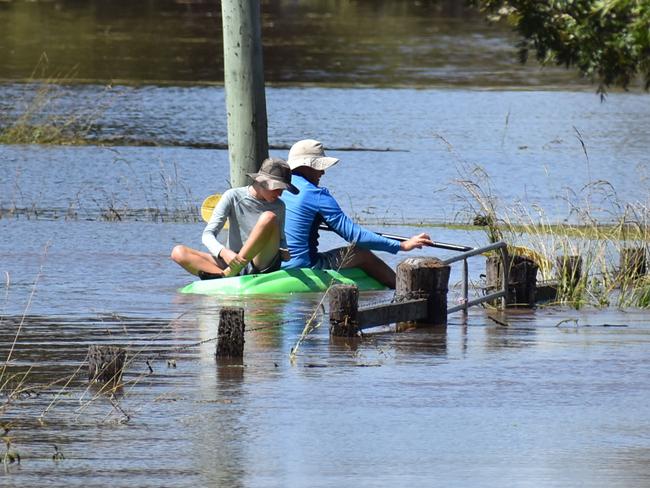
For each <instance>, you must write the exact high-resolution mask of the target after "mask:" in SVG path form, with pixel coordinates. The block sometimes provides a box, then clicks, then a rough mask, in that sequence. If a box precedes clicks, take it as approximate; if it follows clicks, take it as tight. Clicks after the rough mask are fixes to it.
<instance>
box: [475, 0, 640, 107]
mask: <svg viewBox="0 0 650 488" xmlns="http://www.w3.org/2000/svg"><path fill="white" fill-rule="evenodd" d="M469 1H470V3H471V4H473V5H474V6H476V7H478V8H479V10H481V11H482V12H483V13H484V14H486V15H487V16H488V19H489V20H491V21H502V20H505V21H507V22H508V23H509V24H511V25H512V26H513V27H514V29H515V30H516V31H517V32H518V33H519V34H520V36H521V41H520V42H519V44H518V48H519V58H520V61H521V62H522V63H525V62H526V61H527V59H528V58H529V55H530V53H531V52H533V53H534V54H535V57H536V58H537V60H538V61H540V63H542V64H557V65H564V66H566V67H567V68H576V69H578V70H579V72H580V73H581V75H583V76H585V77H587V78H589V79H590V80H591V81H592V82H593V83H596V84H597V85H598V92H599V93H600V94H601V95H604V94H605V93H606V90H607V89H608V88H609V87H614V86H616V87H622V88H628V87H629V86H630V85H631V84H633V83H635V82H636V80H637V79H641V81H642V82H643V86H644V88H645V90H648V89H649V88H650V0H549V1H537V0H469Z"/></svg>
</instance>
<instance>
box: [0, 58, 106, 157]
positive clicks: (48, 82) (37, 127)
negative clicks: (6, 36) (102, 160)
mask: <svg viewBox="0 0 650 488" xmlns="http://www.w3.org/2000/svg"><path fill="white" fill-rule="evenodd" d="M48 65H49V62H48V59H47V55H45V54H43V55H41V58H40V59H39V61H38V63H37V65H36V67H35V68H34V71H33V72H32V75H31V77H30V80H29V83H30V84H32V85H34V86H35V88H36V89H35V92H34V94H33V95H32V96H29V97H26V98H25V99H24V100H20V101H19V102H18V105H20V106H21V107H22V109H21V110H20V112H19V113H18V115H17V116H16V117H15V118H14V119H13V120H12V121H10V122H9V123H8V124H7V125H6V126H5V127H4V128H3V129H0V144H58V145H84V144H92V143H93V142H92V141H91V140H90V139H89V137H88V136H89V134H90V133H91V132H92V130H93V129H94V127H95V125H96V122H97V120H98V118H99V117H100V116H101V114H102V113H103V112H104V111H105V110H106V109H107V108H108V107H109V106H110V104H111V101H110V97H108V96H106V95H108V93H109V92H110V90H111V87H110V86H107V87H106V89H105V91H104V96H102V97H99V99H98V100H97V101H96V103H95V104H94V105H95V107H94V108H93V109H92V110H89V111H79V112H72V113H70V112H69V111H66V110H57V109H56V106H57V104H59V103H60V102H61V100H62V94H63V90H64V88H63V86H64V85H65V84H66V83H69V82H71V81H72V80H73V78H74V77H73V74H74V71H75V70H74V69H72V70H71V71H70V72H68V73H65V74H61V73H57V74H54V75H48V71H49V66H48ZM37 72H38V76H35V75H36V73H37ZM66 112H68V113H66ZM56 113H65V115H55V114H56Z"/></svg>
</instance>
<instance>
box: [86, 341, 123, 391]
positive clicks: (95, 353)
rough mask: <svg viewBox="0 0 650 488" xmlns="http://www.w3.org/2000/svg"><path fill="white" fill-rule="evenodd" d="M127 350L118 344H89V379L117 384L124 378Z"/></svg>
mask: <svg viewBox="0 0 650 488" xmlns="http://www.w3.org/2000/svg"><path fill="white" fill-rule="evenodd" d="M125 362H126V351H125V350H124V349H122V348H120V347H117V346H97V345H94V344H93V345H90V346H88V379H89V380H90V381H99V382H102V383H112V384H117V383H119V382H120V381H121V380H122V372H123V370H124V363H125Z"/></svg>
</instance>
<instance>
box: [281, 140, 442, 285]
mask: <svg viewBox="0 0 650 488" xmlns="http://www.w3.org/2000/svg"><path fill="white" fill-rule="evenodd" d="M338 162H339V160H338V159H336V158H331V157H327V156H326V155H325V150H324V149H323V145H322V144H321V143H320V142H318V141H315V140H313V139H305V140H302V141H298V142H296V143H295V144H294V145H293V146H292V147H291V150H290V151H289V159H288V160H287V163H289V167H290V168H291V172H292V175H293V176H292V178H291V182H292V183H293V185H294V186H296V188H298V190H299V193H297V194H295V195H293V194H291V195H289V194H285V195H283V196H282V200H284V203H285V205H286V220H285V234H286V239H287V245H288V247H289V252H290V254H291V259H290V260H289V261H286V262H284V263H282V267H283V268H315V269H339V268H355V267H358V268H361V269H363V270H364V271H365V272H366V273H367V274H368V275H370V276H372V277H373V278H375V279H376V280H378V281H379V282H381V283H383V284H384V285H385V286H387V287H389V288H395V272H394V271H393V270H392V269H391V268H390V267H389V266H388V265H387V264H386V263H385V262H384V261H382V260H381V259H379V258H378V257H377V256H376V255H375V254H373V253H372V252H371V250H375V251H386V252H390V253H393V254H396V253H397V252H399V251H411V250H412V249H421V248H422V246H427V245H431V244H432V242H431V238H430V237H429V235H427V234H424V233H422V234H417V235H415V236H413V237H411V238H410V239H408V240H406V241H404V242H401V243H400V242H398V241H395V240H392V239H387V238H385V237H382V236H380V235H378V234H376V233H374V232H371V231H368V230H366V229H364V228H363V227H361V226H360V225H358V224H356V223H355V222H353V221H352V219H350V217H348V216H347V215H346V214H345V213H344V212H343V210H341V207H340V206H339V204H338V203H337V201H336V200H335V199H334V197H333V196H332V195H331V194H330V192H329V191H328V190H327V188H322V187H320V186H318V184H319V182H320V178H321V177H322V176H323V174H324V173H325V170H326V169H327V168H329V167H330V166H332V165H334V164H336V163H338ZM322 223H325V224H327V226H328V227H329V228H330V229H332V230H333V231H334V232H336V233H337V234H338V235H339V236H341V237H342V238H343V239H345V240H346V241H347V242H349V243H351V244H352V246H351V247H341V248H337V249H332V250H330V251H327V252H322V253H320V252H318V228H319V226H320V224H322Z"/></svg>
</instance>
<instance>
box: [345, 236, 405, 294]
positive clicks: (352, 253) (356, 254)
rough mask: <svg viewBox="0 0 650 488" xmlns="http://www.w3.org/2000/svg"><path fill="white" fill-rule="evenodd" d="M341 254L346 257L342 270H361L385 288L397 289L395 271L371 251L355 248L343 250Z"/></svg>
mask: <svg viewBox="0 0 650 488" xmlns="http://www.w3.org/2000/svg"><path fill="white" fill-rule="evenodd" d="M341 252H342V255H343V256H344V260H343V264H342V265H341V268H361V269H362V270H364V271H365V272H366V273H367V274H368V275H369V276H372V277H373V278H374V279H376V280H377V281H379V282H380V283H382V284H383V285H384V286H387V287H388V288H390V289H392V290H394V289H395V271H393V270H392V268H391V267H390V266H388V265H387V264H386V263H385V262H384V261H382V260H381V259H379V258H378V257H377V256H376V255H375V254H373V253H372V252H371V251H368V250H367V249H362V248H360V247H354V246H353V247H351V248H341Z"/></svg>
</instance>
